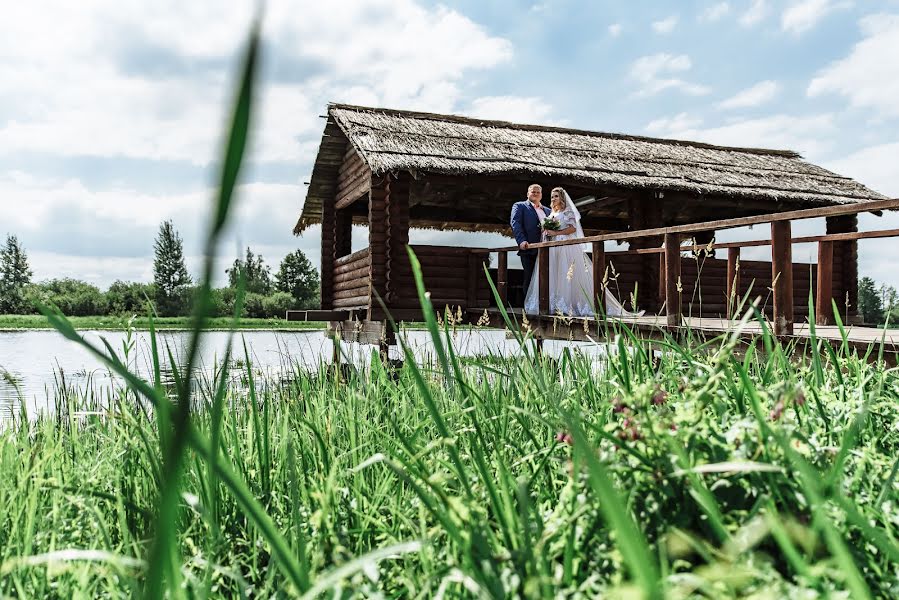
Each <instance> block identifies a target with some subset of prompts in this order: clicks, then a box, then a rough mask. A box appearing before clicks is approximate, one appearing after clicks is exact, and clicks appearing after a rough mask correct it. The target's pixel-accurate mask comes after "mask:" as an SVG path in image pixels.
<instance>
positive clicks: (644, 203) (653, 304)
mask: <svg viewBox="0 0 899 600" xmlns="http://www.w3.org/2000/svg"><path fill="white" fill-rule="evenodd" d="M662 202H664V195H663V193H662V192H654V193H653V194H651V195H646V196H641V197H639V198H633V199H631V200H629V201H628V223H629V226H630V229H631V231H638V230H640V229H653V228H656V227H662ZM662 241H663V240H662V237H661V236H654V237H647V238H640V239H636V240H632V241H631V242H630V247H631V248H632V249H641V248H658V247H660V246H661V245H662ZM660 271H661V268H660V260H659V257H657V256H654V255H652V254H645V255H642V256H641V257H640V273H639V274H638V276H637V282H638V285H637V303H638V304H639V305H640V307H641V308H645V309H646V310H648V311H656V312H658V311H659V310H660V308H661V305H662V303H663V302H664V298H661V297H660V291H661V290H662V286H661V284H660V279H661V273H660ZM630 291H631V290H628V292H630Z"/></svg>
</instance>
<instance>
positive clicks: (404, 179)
mask: <svg viewBox="0 0 899 600" xmlns="http://www.w3.org/2000/svg"><path fill="white" fill-rule="evenodd" d="M388 185H389V194H388V196H387V213H386V216H385V231H386V232H387V239H386V241H385V248H384V252H385V281H384V284H385V290H386V293H385V301H386V303H387V305H388V307H389V306H390V305H392V304H393V303H394V302H396V301H397V300H398V299H399V294H398V291H397V289H396V287H397V276H396V271H397V269H398V267H399V266H400V265H405V264H406V263H407V254H406V246H407V245H408V244H409V176H408V175H406V174H400V175H398V176H396V177H391V178H390V180H389V183H388Z"/></svg>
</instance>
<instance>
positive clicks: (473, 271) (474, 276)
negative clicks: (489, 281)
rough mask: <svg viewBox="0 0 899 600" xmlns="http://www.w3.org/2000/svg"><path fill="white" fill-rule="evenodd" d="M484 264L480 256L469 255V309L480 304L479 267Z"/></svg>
mask: <svg viewBox="0 0 899 600" xmlns="http://www.w3.org/2000/svg"><path fill="white" fill-rule="evenodd" d="M482 264H483V263H482V262H481V260H480V256H478V255H477V254H475V253H474V252H470V253H469V254H468V294H467V296H466V302H467V304H468V306H467V308H474V307H476V306H477V304H478V279H479V278H480V275H479V274H478V266H479V265H482Z"/></svg>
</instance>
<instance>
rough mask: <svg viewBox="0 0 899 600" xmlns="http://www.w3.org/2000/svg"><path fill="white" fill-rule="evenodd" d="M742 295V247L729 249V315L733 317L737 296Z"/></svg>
mask: <svg viewBox="0 0 899 600" xmlns="http://www.w3.org/2000/svg"><path fill="white" fill-rule="evenodd" d="M739 297H740V249H739V248H728V249H727V316H728V318H730V317H733V312H734V308H735V306H736V301H737V298H739Z"/></svg>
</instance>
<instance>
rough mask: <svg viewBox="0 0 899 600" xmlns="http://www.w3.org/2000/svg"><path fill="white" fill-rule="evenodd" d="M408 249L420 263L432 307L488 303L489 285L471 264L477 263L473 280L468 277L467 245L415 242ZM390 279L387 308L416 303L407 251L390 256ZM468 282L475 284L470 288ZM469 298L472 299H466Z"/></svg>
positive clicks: (490, 295) (489, 302)
mask: <svg viewBox="0 0 899 600" xmlns="http://www.w3.org/2000/svg"><path fill="white" fill-rule="evenodd" d="M412 250H413V251H414V252H415V256H416V257H417V258H418V261H419V263H421V271H422V278H423V279H424V283H425V289H426V290H427V291H429V292H430V293H431V302H432V303H433V305H434V308H436V309H437V310H442V309H443V307H445V306H451V307H453V308H455V307H461V308H462V309H463V310H465V309H467V308H486V307H488V306H490V304H491V299H492V294H491V292H490V286H489V284H488V283H487V279H486V276H485V275H484V272H483V269H482V268H481V266H480V265H479V264H476V265H474V266H476V267H477V268H476V275H475V281H474V282H472V281H470V280H469V272H470V269H469V256H471V252H470V251H469V249H468V248H458V247H452V246H420V245H415V246H412ZM484 258H485V259H486V257H484ZM391 282H392V285H393V292H394V300H393V301H392V302H391V303H390V305H389V307H390V308H399V309H409V308H413V309H414V308H419V307H420V304H419V302H418V292H417V291H416V289H415V279H414V278H413V276H412V266H411V265H410V264H409V258H408V256H407V255H405V254H404V255H402V256H394V258H393V260H392V262H391ZM472 283H474V285H475V288H474V289H473V290H472V289H471V285H472ZM471 292H474V293H473V294H472V293H471ZM469 298H471V299H472V302H469Z"/></svg>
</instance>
